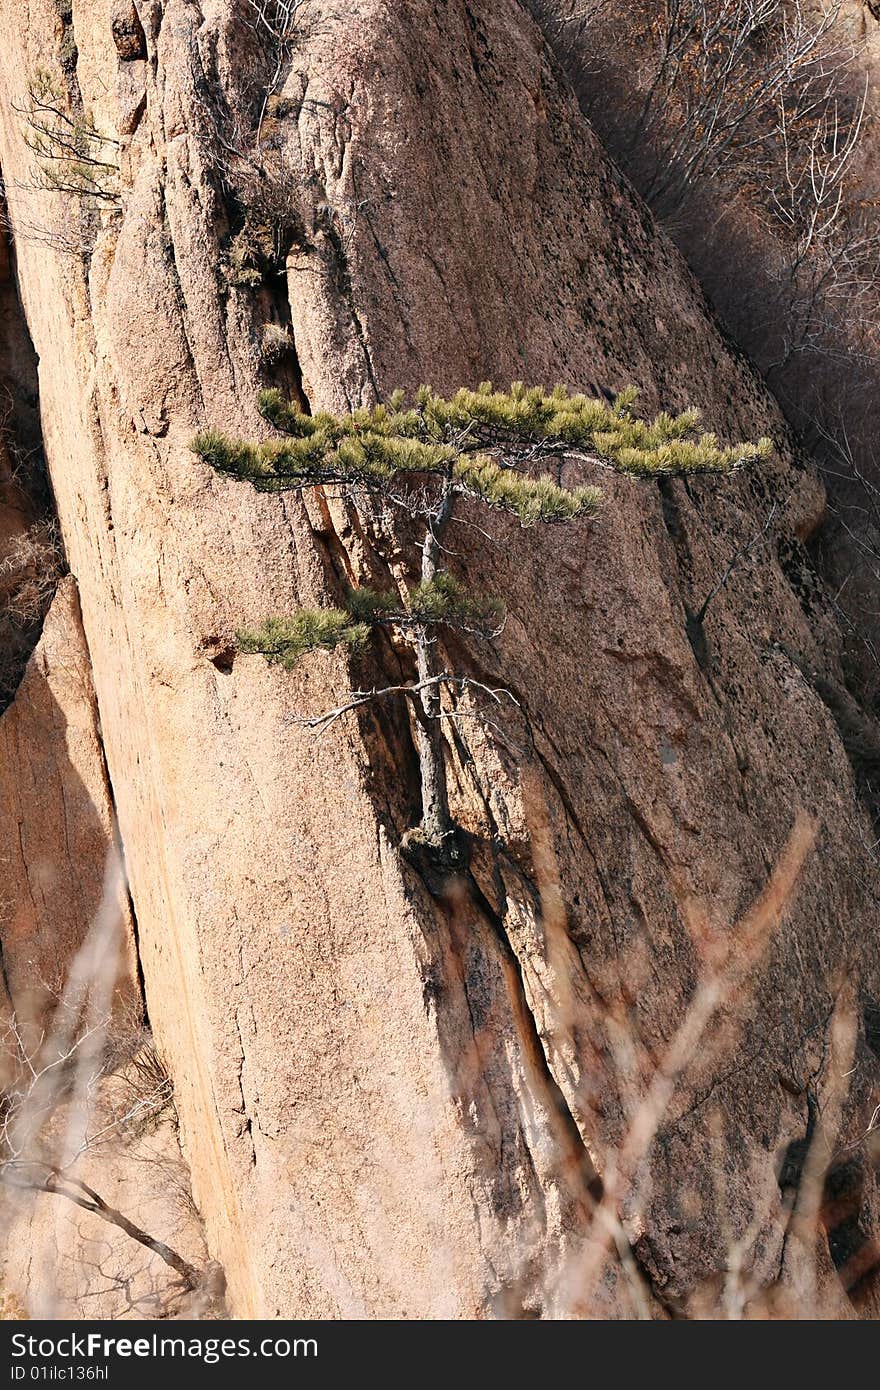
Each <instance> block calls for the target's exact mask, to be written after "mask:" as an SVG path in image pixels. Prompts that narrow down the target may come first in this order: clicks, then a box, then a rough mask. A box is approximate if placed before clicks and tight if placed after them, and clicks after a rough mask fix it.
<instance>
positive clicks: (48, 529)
mask: <svg viewBox="0 0 880 1390" xmlns="http://www.w3.org/2000/svg"><path fill="white" fill-rule="evenodd" d="M63 572H64V551H63V548H62V545H61V534H60V532H59V529H58V523H57V521H56V520H55V519H54V517H49V518H44V519H43V520H41V521H35V522H34V523H33V524H32V525H31V526H29V527H28V529H27V530H26V531H22V532H21V533H20V534H19V535H18V536H16V537H15V539H14V540H13V541H12V544H11V545H10V546H9V548H8V549H7V551H6V554H5V555H4V556H3V559H2V560H0V612H2V614H3V616H4V617H5V618H6V619H7V620H11V621H12V622H13V623H16V624H19V625H28V624H31V623H39V622H42V620H43V618H44V617H45V615H46V611H47V609H48V607H49V604H50V603H51V602H52V598H53V596H54V594H55V590H56V588H57V586H58V580H59V579H60V578H61V575H62V573H63Z"/></svg>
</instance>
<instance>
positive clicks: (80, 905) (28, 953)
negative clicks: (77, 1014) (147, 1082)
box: [0, 578, 137, 1013]
mask: <svg viewBox="0 0 880 1390" xmlns="http://www.w3.org/2000/svg"><path fill="white" fill-rule="evenodd" d="M112 846H113V808H112V805H111V801H110V789H109V786H108V782H107V770H106V767H105V765H104V756H103V749H102V746H101V739H100V733H99V729H98V721H97V709H96V706H95V697H94V691H93V689H92V677H91V669H90V666H89V656H88V651H87V650H86V645H85V639H84V637H83V632H82V625H81V622H80V614H79V603H78V601H77V594H76V585H75V583H74V581H73V580H72V579H70V578H67V579H65V580H63V581H62V583H61V586H60V587H59V590H58V592H57V594H56V596H55V599H54V602H53V604H52V607H51V609H50V610H49V614H48V616H47V618H46V623H45V626H44V629H43V635H42V637H41V639H40V642H39V644H38V645H37V648H36V651H35V652H34V654H33V656H32V657H31V660H30V664H29V666H28V669H27V672H26V673H25V677H24V680H23V681H22V684H21V686H20V687H19V691H18V695H17V696H16V699H15V701H14V702H13V704H12V705H11V706H10V708H9V709H8V710H7V711H6V713H5V714H4V715H3V716H2V718H0V864H2V865H3V890H2V901H0V939H2V942H3V961H4V973H5V982H6V985H7V988H8V991H9V996H10V999H11V1002H12V1003H13V1005H14V1007H15V1008H16V1010H17V1011H18V1012H19V1013H21V1012H26V1013H27V1012H30V1008H31V1006H32V1005H33V1004H36V1005H37V1007H38V1009H39V1000H38V996H39V995H40V994H43V995H44V997H45V996H48V997H50V998H51V996H52V995H53V994H57V993H58V992H59V991H60V989H61V987H62V986H63V983H64V980H65V977H66V974H67V967H68V966H69V964H70V962H71V960H72V959H73V958H74V957H75V955H76V953H77V951H78V950H79V949H80V947H81V946H82V944H83V941H84V940H85V938H86V936H87V934H88V931H89V928H90V926H91V924H92V921H93V920H94V918H95V915H96V913H97V912H98V910H99V909H100V907H101V905H102V899H103V896H104V891H105V866H106V863H107V858H108V855H109V854H110V853H111V852H112ZM108 908H109V910H110V911H112V912H113V914H114V916H115V917H116V918H117V919H118V922H119V931H118V941H119V962H118V966H117V969H116V971H115V972H114V973H116V974H118V975H119V976H121V977H123V979H124V978H125V977H128V979H129V980H130V981H131V990H130V992H132V993H136V992H137V983H136V981H137V966H136V960H135V948H134V942H133V937H132V929H131V920H130V917H129V908H128V901H127V899H126V897H125V895H124V894H120V892H119V890H117V891H116V893H115V901H114V903H113V905H112V907H110V906H109V905H108ZM34 996H37V998H36V999H35V998H34Z"/></svg>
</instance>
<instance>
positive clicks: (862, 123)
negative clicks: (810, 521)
mask: <svg viewBox="0 0 880 1390" xmlns="http://www.w3.org/2000/svg"><path fill="white" fill-rule="evenodd" d="M531 3H532V7H533V9H534V10H535V12H536V14H537V15H538V17H539V19H540V21H541V23H542V24H543V26H544V29H545V32H546V33H547V34H548V36H549V37H550V39H551V42H552V43H553V44H554V46H555V48H556V51H557V53H558V54H559V56H560V57H561V58H562V60H563V62H564V63H565V64H566V66H567V69H568V72H569V74H570V76H571V78H572V81H573V82H574V84H575V87H576V90H577V93H578V96H579V98H580V100H581V104H582V106H583V107H584V109H585V110H586V111H587V112H588V114H589V115H590V116H591V118H592V119H593V121H594V123H595V124H596V126H597V128H598V130H599V132H600V134H601V135H602V136H603V138H604V139H605V141H606V143H607V144H608V145H609V147H610V148H611V150H612V152H613V153H614V155H615V156H616V158H617V159H618V160H619V161H620V162H621V164H622V165H623V166H624V168H625V169H626V170H627V172H628V173H629V174H630V176H631V177H632V178H633V180H634V182H635V184H636V185H637V187H638V188H639V189H640V191H641V192H642V193H643V194H644V195H645V196H646V197H647V199H648V200H649V202H650V203H651V205H652V206H653V208H654V210H655V212H656V213H657V214H658V215H659V216H660V218H661V219H662V220H663V221H664V222H665V224H666V226H667V227H668V229H669V230H670V232H671V233H672V235H673V237H674V238H675V240H676V241H677V243H678V245H679V246H680V248H681V249H682V251H683V252H684V254H685V255H686V257H687V258H688V260H689V261H690V263H691V265H692V267H693V268H694V270H695V271H696V273H697V275H698V277H699V279H700V280H701V281H702V283H703V285H704V286H705V288H706V289H707V291H708V293H709V295H710V297H711V299H712V300H713V301H714V303H715V305H716V307H717V309H718V310H719V312H720V315H721V317H722V319H723V320H724V321H725V324H726V326H727V328H728V330H729V331H730V332H731V333H732V334H733V336H734V337H735V338H736V339H737V340H738V342H739V343H740V345H741V346H742V347H743V348H744V349H745V350H746V351H747V352H748V353H749V355H750V356H751V357H752V359H753V361H754V362H755V364H756V366H757V367H758V368H759V370H760V371H761V372H762V373H763V374H764V375H765V377H766V379H767V380H768V382H769V384H770V386H771V387H772V389H773V390H774V392H775V393H776V395H777V397H778V399H779V401H780V403H781V404H782V406H783V409H784V410H785V411H786V413H787V414H788V416H789V419H790V420H791V421H792V423H793V424H794V425H795V427H796V428H797V429H798V430H799V431H800V432H801V434H802V437H803V440H804V442H805V444H806V445H807V447H808V448H810V449H811V450H812V452H813V453H814V456H815V457H816V458H817V460H818V461H819V463H820V465H821V466H822V467H823V468H824V469H825V471H826V477H827V480H828V483H829V491H830V495H831V507H830V509H829V514H830V516H831V518H832V521H833V524H834V530H835V535H836V544H834V545H832V546H829V547H828V548H827V551H826V555H827V558H828V559H829V560H830V561H831V565H832V569H831V578H832V582H833V590H834V592H835V594H836V602H837V603H838V607H839V612H840V615H841V618H842V621H843V623H844V626H846V627H847V628H848V629H850V630H851V631H852V634H853V637H854V642H853V643H851V644H850V645H851V646H852V647H855V646H860V647H861V648H862V651H861V656H860V658H859V663H858V665H859V671H858V680H859V682H860V684H863V683H864V681H865V678H866V677H865V669H864V659H865V654H866V650H867V647H870V648H872V649H875V650H880V618H878V617H877V614H878V613H880V594H878V590H877V584H876V583H875V580H874V578H873V576H871V575H869V573H868V571H869V570H873V568H874V566H873V562H870V563H868V564H866V558H867V552H868V551H871V550H873V549H874V548H875V543H876V530H875V521H874V519H873V499H872V497H871V495H870V491H869V490H867V489H866V485H871V486H873V484H874V480H875V479H876V468H877V461H876V459H875V458H874V451H875V440H876V437H877V431H878V427H880V415H878V404H877V402H878V400H880V218H878V216H877V202H876V197H875V196H874V195H873V194H872V192H871V189H870V185H869V183H868V182H867V180H866V179H865V174H864V170H865V168H866V164H867V161H868V159H869V149H870V143H871V140H872V138H873V131H874V123H875V116H874V114H873V112H872V110H871V104H870V101H869V99H868V86H867V83H866V79H865V61H864V59H865V54H864V47H863V39H859V38H857V37H854V30H853V28H852V26H851V25H848V23H847V16H846V14H845V13H844V7H843V6H842V5H841V4H840V3H839V0H825V3H822V4H817V5H813V4H808V3H806V0H668V3H664V4H663V5H655V4H651V3H649V2H648V0H635V3H624V2H623V0H595V3H585V4H579V3H576V0H531ZM843 422H845V424H844V423H843ZM843 557H845V558H843ZM869 589H870V592H869ZM856 634H861V635H859V636H857V635H856ZM865 644H867V647H866V645H865ZM877 674H880V670H878V672H877V673H875V676H874V677H872V678H871V681H870V682H868V684H873V686H874V687H875V688H876V686H877V679H876V675H877Z"/></svg>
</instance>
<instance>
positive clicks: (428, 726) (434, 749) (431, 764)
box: [416, 495, 453, 848]
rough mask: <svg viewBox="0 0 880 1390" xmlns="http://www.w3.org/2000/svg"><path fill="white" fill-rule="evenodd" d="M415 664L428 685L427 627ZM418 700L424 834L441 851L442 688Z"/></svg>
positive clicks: (431, 557) (426, 554)
mask: <svg viewBox="0 0 880 1390" xmlns="http://www.w3.org/2000/svg"><path fill="white" fill-rule="evenodd" d="M452 502H453V498H452V496H451V495H449V496H447V497H446V498H444V500H443V504H442V507H441V509H440V512H439V515H438V516H437V518H436V520H435V522H434V526H433V528H432V527H429V528H428V531H427V534H426V535H425V539H424V542H423V544H422V579H423V580H424V581H425V582H427V583H430V582H431V581H432V580H433V579H435V578H436V576H437V570H438V568H439V561H440V545H439V539H440V537H441V536H442V534H443V529H444V527H445V525H446V522H447V521H448V520H449V514H450V512H451V510H452ZM416 662H417V668H418V678H419V682H422V681H429V680H431V679H433V677H434V676H436V675H437V665H436V661H435V649H434V644H433V642H432V641H431V638H430V635H429V632H428V630H427V629H426V628H424V627H423V628H420V629H419V630H418V633H417V635H416ZM419 699H420V701H421V711H420V713H419V717H418V718H417V722H416V744H417V748H418V755H419V768H420V771H421V779H422V830H423V831H424V834H425V838H426V839H427V841H428V843H429V844H431V845H433V846H435V847H437V848H439V847H440V846H441V845H443V843H444V841H445V840H446V838H447V836H449V835H450V834H451V833H452V829H453V826H452V818H451V816H450V814H449V791H448V787H447V782H446V762H445V758H444V754H443V734H442V730H441V724H440V715H441V710H442V706H441V702H440V687H439V686H437V685H432V686H429V687H427V688H426V689H424V690H422V691H421V692H420V695H419Z"/></svg>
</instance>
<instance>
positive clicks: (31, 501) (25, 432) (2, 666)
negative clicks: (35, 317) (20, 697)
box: [0, 175, 66, 713]
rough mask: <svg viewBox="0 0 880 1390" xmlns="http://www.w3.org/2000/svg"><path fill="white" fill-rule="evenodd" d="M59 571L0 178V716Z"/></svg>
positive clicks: (35, 388) (32, 356)
mask: <svg viewBox="0 0 880 1390" xmlns="http://www.w3.org/2000/svg"><path fill="white" fill-rule="evenodd" d="M65 569H66V565H65V563H64V555H63V550H62V546H61V540H60V534H59V532H58V527H57V520H56V514H55V504H54V498H53V496H52V489H51V485H50V482H49V477H48V473H47V470H46V466H45V458H44V455H43V438H42V430H41V424H40V405H39V380H38V365H37V356H36V353H35V352H34V347H33V343H32V341H31V337H30V333H29V331H28V327H27V322H26V320H25V315H24V310H23V307H22V303H21V297H20V294H19V289H18V273H17V264H16V257H15V250H14V245H13V243H12V239H11V236H10V234H9V220H8V216H7V212H6V205H5V202H4V201H3V200H2V175H0V713H2V711H3V710H4V709H6V708H7V707H8V706H9V705H10V704H11V702H12V700H13V699H14V697H15V693H16V691H17V689H18V686H19V683H20V681H21V678H22V676H23V675H24V672H25V668H26V666H27V663H28V661H29V659H30V656H31V653H32V652H33V650H34V648H35V646H36V645H37V642H38V641H39V639H40V636H41V634H42V631H43V622H44V619H45V616H46V613H47V612H48V610H49V607H50V605H51V602H52V599H53V597H54V594H55V588H56V585H57V581H58V579H60V577H61V575H62V574H63V573H64V571H65Z"/></svg>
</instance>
